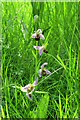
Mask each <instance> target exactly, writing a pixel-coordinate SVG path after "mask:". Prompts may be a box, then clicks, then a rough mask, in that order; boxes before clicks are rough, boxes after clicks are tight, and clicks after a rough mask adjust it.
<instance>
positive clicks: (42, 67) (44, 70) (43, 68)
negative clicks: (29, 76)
mask: <svg viewBox="0 0 80 120" xmlns="http://www.w3.org/2000/svg"><path fill="white" fill-rule="evenodd" d="M47 64H48V63H46V62H45V63H43V64H42V65H41V69H39V77H41V75H43V76H45V75H46V74H48V75H50V74H51V72H50V71H49V70H48V69H46V68H45V67H44V66H45V65H47Z"/></svg>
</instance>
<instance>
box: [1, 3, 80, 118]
mask: <svg viewBox="0 0 80 120" xmlns="http://www.w3.org/2000/svg"><path fill="white" fill-rule="evenodd" d="M2 12H3V13H2V66H1V71H2V88H1V89H2V105H1V111H2V117H3V118H79V117H80V114H79V112H80V111H79V99H80V97H79V64H80V62H79V55H80V54H79V52H80V50H79V27H78V24H79V22H78V21H79V15H78V12H79V3H78V2H74V3H72V2H52V3H50V2H42V3H39V2H35V3H30V2H3V3H2ZM34 15H38V16H39V18H38V22H37V23H34ZM38 28H40V29H41V30H42V31H43V33H44V36H45V40H44V41H39V43H36V41H35V40H34V39H31V35H32V34H33V33H34V31H35V30H37V29H38ZM43 43H44V44H46V49H47V50H48V54H45V53H43V54H42V55H41V56H40V55H39V54H38V52H37V51H35V49H34V48H33V46H34V45H38V44H39V45H42V44H43ZM44 62H47V63H48V65H47V68H48V69H49V70H50V71H51V75H49V76H46V77H42V78H41V79H40V78H39V81H38V85H37V86H36V92H34V93H33V100H32V101H30V100H29V99H28V98H27V96H26V94H25V93H22V92H21V91H20V90H19V89H17V86H25V85H27V84H29V83H33V81H34V80H35V79H36V77H37V76H38V70H39V68H40V65H41V64H43V63H44ZM12 86H15V88H13V87H12Z"/></svg>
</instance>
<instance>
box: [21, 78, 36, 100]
mask: <svg viewBox="0 0 80 120" xmlns="http://www.w3.org/2000/svg"><path fill="white" fill-rule="evenodd" d="M37 82H38V77H37V79H36V80H35V81H34V82H33V84H28V85H26V86H25V87H21V91H22V92H26V96H27V97H28V99H30V100H32V92H34V89H35V86H36V85H37Z"/></svg>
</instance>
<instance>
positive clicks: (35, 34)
mask: <svg viewBox="0 0 80 120" xmlns="http://www.w3.org/2000/svg"><path fill="white" fill-rule="evenodd" d="M31 38H34V39H35V40H36V41H39V40H40V39H42V40H44V39H45V37H44V35H43V34H42V31H41V29H38V30H37V31H36V32H35V33H34V34H32V36H31Z"/></svg>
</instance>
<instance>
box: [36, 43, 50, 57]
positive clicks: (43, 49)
mask: <svg viewBox="0 0 80 120" xmlns="http://www.w3.org/2000/svg"><path fill="white" fill-rule="evenodd" d="M34 48H35V49H36V50H39V54H40V56H41V55H42V53H43V52H45V53H48V51H46V50H45V46H44V45H42V46H34Z"/></svg>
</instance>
